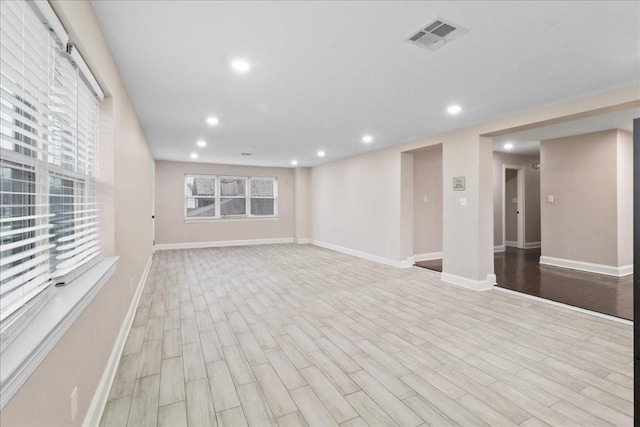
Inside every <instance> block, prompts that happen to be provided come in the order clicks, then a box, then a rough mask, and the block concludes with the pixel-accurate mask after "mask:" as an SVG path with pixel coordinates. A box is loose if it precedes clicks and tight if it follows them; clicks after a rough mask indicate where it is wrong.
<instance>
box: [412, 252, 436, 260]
mask: <svg viewBox="0 0 640 427" xmlns="http://www.w3.org/2000/svg"><path fill="white" fill-rule="evenodd" d="M413 259H414V260H415V261H416V262H420V261H431V260H434V259H442V252H429V253H426V254H416V255H414V256H413Z"/></svg>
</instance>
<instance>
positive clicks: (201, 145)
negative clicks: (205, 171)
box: [196, 140, 207, 147]
mask: <svg viewBox="0 0 640 427" xmlns="http://www.w3.org/2000/svg"><path fill="white" fill-rule="evenodd" d="M196 145H197V146H198V147H206V146H207V142H206V141H203V140H200V141H198V142H196Z"/></svg>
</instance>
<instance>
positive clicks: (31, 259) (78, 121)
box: [0, 0, 100, 342]
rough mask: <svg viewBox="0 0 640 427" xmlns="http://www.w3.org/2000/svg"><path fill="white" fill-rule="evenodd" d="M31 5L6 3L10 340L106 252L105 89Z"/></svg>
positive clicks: (1, 298) (1, 190)
mask: <svg viewBox="0 0 640 427" xmlns="http://www.w3.org/2000/svg"><path fill="white" fill-rule="evenodd" d="M32 7H36V6H35V5H34V3H32V4H29V3H28V2H26V1H22V0H21V1H2V2H0V58H1V60H0V119H1V121H0V201H1V206H0V336H2V338H3V342H4V335H5V332H6V331H7V329H8V328H9V327H10V326H11V324H13V323H14V322H16V320H17V319H19V318H20V316H22V314H23V313H25V312H27V309H28V308H29V307H30V306H31V305H33V304H34V303H33V301H34V300H36V298H35V297H36V296H39V295H41V294H42V295H44V293H43V291H44V290H45V289H47V288H48V287H49V286H50V285H51V284H53V283H57V282H60V281H63V282H68V281H69V279H70V278H71V277H73V276H74V274H78V272H79V271H80V267H81V266H85V265H88V263H89V262H90V261H91V260H93V259H95V258H96V257H98V256H99V254H100V252H99V244H98V216H97V215H98V212H97V160H98V159H97V144H98V123H99V120H98V105H99V100H98V98H97V96H96V93H97V91H96V90H95V88H94V87H92V86H91V85H89V84H88V83H87V81H86V80H89V81H90V80H91V79H93V77H92V76H87V77H85V76H83V75H82V74H81V73H80V72H79V71H78V68H79V67H77V66H76V65H75V64H74V63H72V62H71V61H70V59H69V56H68V55H67V53H66V51H67V46H66V45H62V44H61V43H60V40H59V38H57V37H54V33H52V32H51V31H50V30H49V29H48V28H47V26H45V25H44V24H43V22H42V14H37V13H36V12H35V11H34V9H32ZM43 7H48V5H38V6H37V8H40V9H42V8H43ZM36 10H37V9H36ZM49 16H55V15H53V14H52V13H50V14H49ZM48 26H50V27H52V28H62V27H61V25H59V22H58V23H56V24H55V25H53V24H52V25H48Z"/></svg>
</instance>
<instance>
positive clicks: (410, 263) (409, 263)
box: [400, 256, 416, 268]
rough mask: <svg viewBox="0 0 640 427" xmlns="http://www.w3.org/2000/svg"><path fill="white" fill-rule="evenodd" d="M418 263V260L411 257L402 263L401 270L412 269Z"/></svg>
mask: <svg viewBox="0 0 640 427" xmlns="http://www.w3.org/2000/svg"><path fill="white" fill-rule="evenodd" d="M415 263H416V259H415V258H414V257H412V256H410V257H409V258H407V259H405V260H403V261H400V268H411V267H413V264H415Z"/></svg>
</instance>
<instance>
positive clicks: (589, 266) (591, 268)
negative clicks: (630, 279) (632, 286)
mask: <svg viewBox="0 0 640 427" xmlns="http://www.w3.org/2000/svg"><path fill="white" fill-rule="evenodd" d="M540 264H543V265H551V266H554V267H561V268H570V269H571V270H580V271H586V272H588V273H598V274H604V275H606V276H615V277H622V276H628V275H629V274H633V264H629V265H622V266H620V267H615V266H612V265H603V264H593V263H590V262H582V261H574V260H571V259H563V258H554V257H550V256H541V257H540Z"/></svg>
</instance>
